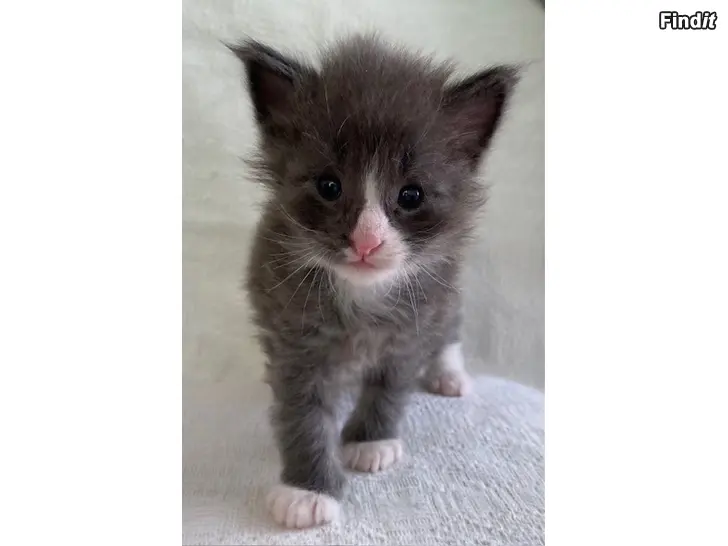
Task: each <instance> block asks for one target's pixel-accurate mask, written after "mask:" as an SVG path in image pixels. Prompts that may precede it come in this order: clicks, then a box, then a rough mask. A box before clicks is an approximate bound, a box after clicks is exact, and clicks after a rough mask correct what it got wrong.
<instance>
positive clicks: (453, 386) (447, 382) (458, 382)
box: [427, 370, 473, 396]
mask: <svg viewBox="0 0 728 546" xmlns="http://www.w3.org/2000/svg"><path fill="white" fill-rule="evenodd" d="M472 386H473V380H472V379H470V376H469V375H468V372H466V371H465V370H443V371H441V372H440V375H438V376H437V377H435V378H434V379H431V380H430V381H429V382H428V385H427V387H428V388H429V390H430V392H433V393H435V394H441V395H442V396H467V395H468V394H470V391H471V389H472Z"/></svg>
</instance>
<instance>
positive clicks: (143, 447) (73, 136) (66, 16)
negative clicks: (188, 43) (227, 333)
mask: <svg viewBox="0 0 728 546" xmlns="http://www.w3.org/2000/svg"><path fill="white" fill-rule="evenodd" d="M180 15H181V14H180V10H179V4H178V3H176V2H162V3H160V2H147V1H136V2H134V1H132V2H124V3H118V2H116V3H111V4H107V3H103V2H91V1H87V2H73V1H64V2H6V3H4V4H3V6H2V7H1V8H0V21H2V32H0V56H1V57H2V58H1V59H0V60H1V61H2V62H0V67H2V68H1V70H2V74H3V77H2V80H3V83H2V84H0V109H1V110H2V111H1V112H0V155H1V156H2V159H0V187H1V194H0V255H2V265H1V266H0V278H1V279H2V280H1V281H0V291H2V293H1V294H0V322H1V323H2V329H1V330H0V331H1V332H2V335H1V336H0V337H1V338H2V340H1V341H0V366H1V367H2V376H1V378H0V404H2V408H0V415H1V416H2V423H0V430H1V431H2V436H1V437H2V444H3V448H2V451H1V452H0V453H2V455H1V457H0V459H1V460H2V462H1V463H0V471H1V472H2V497H3V499H4V500H5V502H4V508H3V512H2V514H3V515H2V517H1V518H0V519H2V525H0V542H2V543H3V544H17V545H20V544H63V543H66V542H68V543H72V544H79V545H83V544H89V545H91V544H93V545H98V544H104V545H105V546H111V545H116V544H118V545H125V546H127V545H130V544H159V545H164V544H179V541H180V529H181V504H180V499H181V486H180V478H181V460H180V454H181V424H180V421H181V412H180V409H181V321H180V317H181V268H180V264H181V234H180V226H181V182H180V180H181V146H180V144H181V138H180V132H181V124H180V116H181V92H180V81H181V74H180V70H181V63H180V57H181V47H180V20H181V17H180Z"/></svg>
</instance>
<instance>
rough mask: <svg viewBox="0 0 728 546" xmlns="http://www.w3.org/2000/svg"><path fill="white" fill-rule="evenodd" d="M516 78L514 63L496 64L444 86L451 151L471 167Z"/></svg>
mask: <svg viewBox="0 0 728 546" xmlns="http://www.w3.org/2000/svg"><path fill="white" fill-rule="evenodd" d="M517 82H518V70H517V69H516V68H515V67H511V66H497V67H494V68H489V69H487V70H484V71H482V72H478V73H477V74H474V75H472V76H470V77H469V78H466V79H465V80H462V81H460V82H456V83H454V84H450V85H448V86H447V87H446V89H445V95H444V100H443V112H444V113H445V116H446V119H447V123H448V130H449V132H450V139H449V142H450V145H451V151H452V153H453V154H455V155H456V156H458V157H461V158H462V159H465V160H467V161H469V162H471V164H472V166H473V167H475V165H476V164H477V161H478V160H479V159H480V156H481V155H482V154H483V152H484V151H485V150H486V148H487V147H488V144H489V143H490V141H491V138H492V137H493V134H494V133H495V131H496V129H497V128H498V125H499V123H500V120H501V117H502V115H503V112H504V110H505V108H506V106H507V103H508V99H509V98H510V96H511V94H512V92H513V89H514V87H515V86H516V84H517Z"/></svg>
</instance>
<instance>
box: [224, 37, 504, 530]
mask: <svg viewBox="0 0 728 546" xmlns="http://www.w3.org/2000/svg"><path fill="white" fill-rule="evenodd" d="M231 49H232V50H233V51H234V52H235V53H236V55H237V56H238V57H239V58H240V59H241V60H242V61H243V63H244V65H245V69H246V73H247V84H248V89H249V92H250V94H251V97H252V101H253V106H254V109H255V116H256V120H257V122H258V124H259V125H260V128H261V136H262V139H261V147H260V156H259V158H258V159H257V160H256V161H255V165H256V166H257V167H258V173H259V175H260V181H261V182H262V183H264V184H265V185H266V187H267V188H268V190H269V197H268V200H267V201H266V203H265V205H264V210H263V214H262V218H261V220H260V224H259V226H258V230H257V236H256V239H255V243H254V246H253V251H252V256H251V259H250V266H249V270H248V271H247V289H248V291H249V294H250V299H251V302H252V305H253V309H254V320H255V323H256V325H257V327H258V330H259V338H260V342H261V345H262V348H263V350H264V352H265V353H266V355H267V372H266V373H267V380H268V382H269V384H270V386H271V387H272V390H273V394H274V399H275V403H274V405H273V408H272V423H273V427H274V430H275V434H276V439H277V443H278V446H279V449H280V454H281V460H282V465H283V471H282V474H281V480H282V482H283V484H285V485H286V486H288V488H287V489H280V488H279V489H277V490H276V491H278V493H277V494H276V495H277V496H276V497H275V499H274V502H273V504H272V505H273V506H275V507H276V509H275V510H274V517H275V519H276V520H277V521H279V522H281V523H283V524H285V525H289V524H290V525H289V526H298V527H300V526H308V525H314V524H317V523H322V522H324V521H329V520H330V519H331V518H332V517H333V516H332V517H328V516H327V517H324V516H323V515H321V514H319V513H318V512H316V510H317V509H319V508H320V506H321V505H320V504H317V502H319V501H318V500H316V499H325V503H326V506H327V507H328V508H327V511H326V514H334V513H337V511H336V509H334V508H333V507H331V506H330V505H331V503H332V502H335V501H334V499H340V498H341V496H342V494H343V491H344V485H345V478H344V472H343V464H342V455H341V454H342V453H343V454H344V456H343V459H344V462H347V463H348V465H349V466H352V467H353V468H355V469H360V470H361V469H365V470H372V471H375V470H380V469H383V468H384V467H385V466H388V465H389V464H392V463H393V462H395V461H396V460H398V459H399V458H400V456H401V455H402V449H401V444H400V443H399V441H398V440H397V438H398V424H399V422H400V419H401V417H402V413H403V411H404V408H405V404H406V402H407V397H408V394H409V393H410V392H411V391H412V390H413V389H414V388H415V387H416V385H417V382H418V380H419V378H420V377H421V376H423V375H426V377H427V379H428V381H429V383H430V385H432V387H431V388H433V390H436V391H438V392H440V393H441V394H450V395H459V394H462V393H464V392H465V390H466V386H467V385H466V384H467V375H466V374H465V372H464V370H463V369H462V365H461V362H462V356H461V355H459V354H456V353H457V352H458V351H459V350H460V345H459V342H460V337H459V327H460V320H461V318H460V317H461V314H460V299H459V291H458V289H457V286H458V273H459V265H460V263H461V259H462V255H463V252H464V248H465V244H466V241H467V238H468V236H469V234H470V231H471V226H472V225H473V221H474V219H475V215H476V213H477V211H478V209H479V208H480V206H481V204H482V203H483V189H482V187H481V185H480V184H479V183H478V181H477V180H476V179H475V177H474V173H475V169H476V166H477V164H478V161H479V160H480V158H481V155H482V154H483V152H484V150H485V149H486V148H487V145H488V143H489V141H490V139H491V137H492V135H493V133H494V131H495V130H496V128H497V126H498V124H499V121H500V119H501V115H502V112H503V111H504V108H505V105H506V100H507V97H508V95H509V93H510V91H511V88H512V86H513V84H514V82H515V71H514V70H513V69H511V68H509V67H496V68H491V69H488V70H484V71H482V72H479V73H477V74H475V75H473V76H472V77H470V78H467V79H465V80H461V81H457V82H451V81H449V80H450V79H451V74H452V70H451V66H450V65H449V64H440V63H436V62H434V61H433V60H431V59H430V58H427V57H422V56H419V55H414V54H410V53H407V52H406V51H404V50H401V49H398V48H394V47H392V46H389V45H386V44H383V43H382V42H381V41H380V40H378V39H376V38H374V37H371V36H366V37H361V36H359V37H354V38H350V39H348V40H345V41H343V42H341V43H339V44H338V45H336V46H335V47H334V48H332V49H331V50H329V51H327V52H326V53H325V54H324V56H323V60H322V63H321V67H320V68H319V69H315V68H313V67H312V66H310V65H309V64H307V63H304V62H301V61H298V60H295V59H293V58H292V57H288V56H286V55H283V54H281V53H280V52H277V51H275V50H273V49H271V48H270V47H268V46H265V45H263V44H260V43H257V42H254V41H248V42H245V43H243V44H242V45H240V46H235V47H231ZM322 177H324V178H334V179H336V180H339V181H340V182H341V195H340V197H338V198H337V199H335V200H327V199H324V198H322V195H321V194H320V192H319V191H318V190H317V181H318V180H320V179H321V178H322ZM413 184H414V185H416V186H417V187H418V188H420V189H421V190H422V192H423V193H424V199H423V201H422V203H421V206H419V207H418V208H416V209H414V210H406V209H404V208H403V207H402V206H400V205H399V204H398V196H399V193H400V191H401V189H402V188H403V187H405V186H408V185H413ZM357 233H359V234H362V233H363V234H365V235H366V236H376V237H378V239H377V240H381V241H383V242H382V244H381V247H380V248H379V250H377V252H376V253H375V254H372V255H371V256H367V257H363V258H361V261H359V262H357V261H356V260H358V259H359V258H360V256H359V254H357V253H356V252H355V251H354V250H352V248H355V246H353V245H354V243H353V242H352V241H354V240H355V239H356V234H357ZM366 260H371V263H369V261H366ZM365 261H366V263H365ZM453 374H455V375H456V376H457V377H455V380H458V379H460V380H461V381H462V388H460V386H459V384H458V385H455V386H453ZM441 379H442V380H441ZM445 381H446V382H447V385H448V387H447V388H445V387H443V385H445V383H444V382H445ZM456 382H457V381H456ZM352 388H353V389H354V390H355V392H356V393H357V396H358V398H357V404H356V407H355V409H354V410H353V412H352V413H351V415H350V416H349V417H348V420H347V421H346V424H345V425H344V427H343V430H340V428H339V427H338V426H337V422H338V418H337V417H338V414H337V412H338V411H339V408H340V407H341V402H342V398H343V397H344V396H345V395H346V393H347V392H349V391H350V390H351V389H352ZM357 443H362V444H361V446H356V445H353V444H357ZM342 445H344V448H343V451H342V449H341V446H342ZM375 447H376V449H375ZM385 447H386V449H384V448H385ZM395 447H396V449H395ZM380 448H381V449H380ZM281 491H284V492H286V493H285V494H284V493H281ZM306 491H308V492H313V493H316V494H320V495H323V497H315V496H312V495H308V496H307V495H306V494H305V492H306ZM302 492H303V493H302ZM289 493H290V494H289ZM286 495H288V496H286ZM304 498H305V499H309V501H310V503H309V504H311V507H310V510H309V509H308V508H306V510H304V511H305V514H306V515H305V517H304V516H301V515H300V514H299V512H300V511H301V510H302V508H301V504H300V502H299V500H297V499H304ZM289 501H290V502H289ZM301 502H302V501H301ZM307 502H308V501H307ZM322 502H323V501H322ZM297 503H298V504H297ZM281 507H283V508H286V507H288V508H286V509H285V510H284V509H283V508H281ZM301 513H303V512H301ZM297 514H298V515H297ZM310 514H313V515H310Z"/></svg>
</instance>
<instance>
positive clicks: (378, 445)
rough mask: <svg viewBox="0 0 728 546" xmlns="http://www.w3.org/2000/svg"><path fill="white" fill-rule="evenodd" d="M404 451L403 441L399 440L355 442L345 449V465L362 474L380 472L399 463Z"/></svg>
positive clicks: (347, 445)
mask: <svg viewBox="0 0 728 546" xmlns="http://www.w3.org/2000/svg"><path fill="white" fill-rule="evenodd" d="M403 451H404V450H403V448H402V441H401V440H399V439H397V438H394V439H391V440H377V441H375V442H353V443H351V444H346V445H345V446H344V448H343V458H344V464H345V465H346V466H347V467H349V468H351V469H352V470H359V471H360V472H379V471H380V470H384V469H386V468H389V467H390V466H392V465H393V464H394V463H396V462H397V461H399V460H400V459H401V458H402V453H403Z"/></svg>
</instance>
